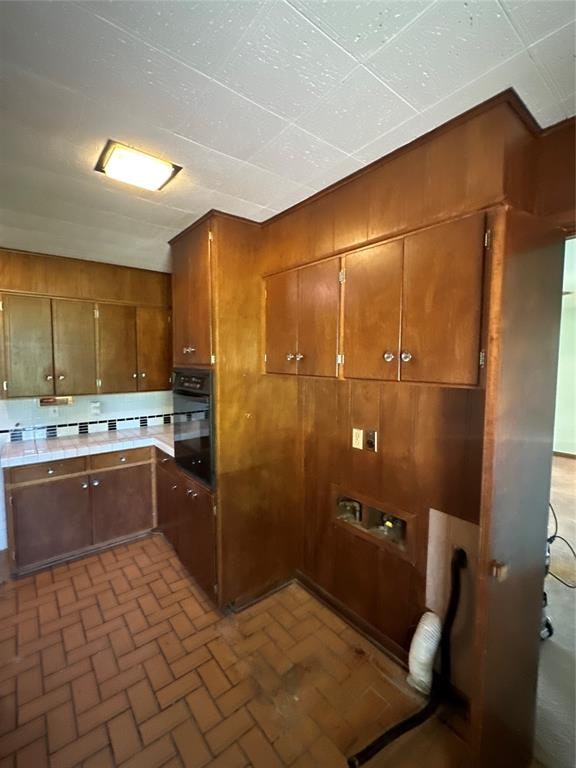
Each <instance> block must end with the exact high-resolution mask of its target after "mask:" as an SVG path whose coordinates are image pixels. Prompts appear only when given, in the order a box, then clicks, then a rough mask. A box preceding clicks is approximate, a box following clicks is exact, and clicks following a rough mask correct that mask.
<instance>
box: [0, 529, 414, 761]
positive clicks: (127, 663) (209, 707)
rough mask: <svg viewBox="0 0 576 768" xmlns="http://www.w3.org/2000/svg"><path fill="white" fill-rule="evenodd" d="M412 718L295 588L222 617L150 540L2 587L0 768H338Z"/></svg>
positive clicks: (386, 676) (391, 682) (402, 694)
mask: <svg viewBox="0 0 576 768" xmlns="http://www.w3.org/2000/svg"><path fill="white" fill-rule="evenodd" d="M419 704H420V701H419V699H417V698H416V696H415V695H413V694H410V693H409V692H408V691H407V690H406V688H405V687H404V684H403V674H402V673H401V671H400V670H399V669H398V668H396V667H395V665H394V664H392V663H391V662H390V660H388V659H387V657H386V656H385V655H384V654H381V653H379V652H378V651H377V649H375V648H374V647H373V646H372V645H371V644H370V643H368V642H367V641H366V640H365V639H363V638H362V637H361V636H360V635H359V634H358V633H357V632H355V631H354V630H353V629H352V628H350V627H349V626H348V625H347V624H345V623H344V622H343V621H341V620H340V619H339V618H338V617H337V616H335V615H334V614H333V613H332V612H331V611H330V610H329V609H328V608H326V607H325V606H324V605H323V604H322V603H320V602H319V601H318V600H316V599H315V598H313V597H312V596H311V595H310V594H309V593H308V592H306V591H305V590H304V589H303V588H302V587H300V586H298V585H296V584H291V585H289V586H287V587H285V588H284V589H282V590H281V591H279V592H277V593H276V594H274V595H272V596H270V597H267V598H266V599H264V600H262V601H261V602H259V603H257V604H256V605H254V606H252V607H251V608H249V609H247V610H245V611H243V612H242V613H240V614H237V615H233V616H223V615H221V614H220V613H218V612H217V611H215V610H214V609H213V607H212V606H211V605H210V603H209V602H208V601H207V599H206V598H205V596H204V595H203V593H202V592H201V591H200V590H199V589H198V588H197V586H196V585H195V584H194V582H193V581H192V580H191V579H190V578H189V577H188V576H187V574H186V572H185V570H184V568H183V567H182V565H181V564H180V562H179V560H178V559H177V557H176V555H175V554H174V552H173V550H172V549H171V547H170V546H169V545H168V544H167V542H166V541H165V540H164V538H163V537H161V536H151V537H148V538H146V539H142V540H140V541H138V542H135V543H133V544H130V545H127V546H122V547H117V548H115V549H111V550H108V551H106V552H104V553H101V554H99V555H95V556H91V557H88V558H85V559H83V560H79V561H77V562H74V563H70V564H68V565H62V566H59V567H56V568H53V569H51V570H47V571H43V572H41V573H39V574H38V575H36V576H34V577H29V578H26V579H24V580H20V581H13V582H9V583H8V584H5V585H3V586H2V587H0V768H44V766H50V768H72V767H73V766H83V768H105V767H107V766H123V768H156V766H167V768H168V766H169V768H181V767H183V766H184V767H185V768H201V767H202V766H209V767H210V768H244V767H245V766H253V768H283V766H296V767H297V768H308V767H310V766H326V767H327V768H340V767H343V766H345V765H346V761H345V759H344V755H347V754H350V753H351V752H352V751H353V750H354V749H355V748H358V747H361V746H363V745H364V744H365V743H367V741H369V740H370V738H371V737H373V736H374V735H376V734H377V733H378V732H379V731H380V730H382V729H383V727H385V726H387V725H389V724H391V723H392V722H394V721H396V720H398V719H400V718H401V717H403V716H405V715H406V714H408V713H409V712H411V711H413V710H414V709H415V708H416V707H418V706H419Z"/></svg>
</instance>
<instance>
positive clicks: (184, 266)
mask: <svg viewBox="0 0 576 768" xmlns="http://www.w3.org/2000/svg"><path fill="white" fill-rule="evenodd" d="M209 233H210V228H209V224H208V222H205V223H204V224H201V225H200V226H198V227H195V228H194V229H192V230H190V232H187V233H186V234H185V235H182V236H181V237H180V238H178V240H176V242H175V243H173V244H172V249H171V252H172V311H173V339H174V365H175V366H184V367H186V366H191V365H195V364H196V363H200V364H206V365H209V364H210V362H211V355H212V344H211V326H212V321H211V298H210V242H209Z"/></svg>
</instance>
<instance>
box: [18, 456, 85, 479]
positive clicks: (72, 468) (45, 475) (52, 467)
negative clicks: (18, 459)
mask: <svg viewBox="0 0 576 768" xmlns="http://www.w3.org/2000/svg"><path fill="white" fill-rule="evenodd" d="M85 471H86V457H85V456H79V457H78V458H76V459H59V460H57V461H47V462H44V463H42V464H29V465H28V466H25V467H13V468H12V469H10V482H11V483H12V485H15V484H17V483H28V482H30V481H31V480H49V479H50V478H55V477H62V476H63V475H73V474H76V473H77V472H85Z"/></svg>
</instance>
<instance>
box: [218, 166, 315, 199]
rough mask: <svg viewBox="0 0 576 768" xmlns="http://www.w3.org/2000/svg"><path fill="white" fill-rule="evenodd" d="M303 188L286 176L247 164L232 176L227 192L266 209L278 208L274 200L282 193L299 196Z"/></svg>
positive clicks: (227, 185)
mask: <svg viewBox="0 0 576 768" xmlns="http://www.w3.org/2000/svg"><path fill="white" fill-rule="evenodd" d="M302 186H303V185H301V184H298V183H296V182H295V181H292V180H291V179H288V178H286V177H285V176H280V175H279V174H276V173H272V172H271V171H267V170H266V169H265V168H260V167H258V166H256V165H252V164H251V163H247V164H246V165H245V166H244V167H243V168H241V169H239V170H238V171H237V172H236V173H235V174H233V175H232V176H230V178H229V179H228V183H227V184H226V192H228V193H229V194H231V195H233V196H235V197H238V198H240V199H242V200H247V201H250V202H253V203H257V204H258V205H260V206H263V207H265V208H277V207H278V206H277V205H276V204H275V203H274V202H273V200H274V199H275V198H276V197H277V196H278V193H279V192H280V191H282V193H283V194H286V195H290V194H297V193H298V192H299V190H300V189H301V187H302Z"/></svg>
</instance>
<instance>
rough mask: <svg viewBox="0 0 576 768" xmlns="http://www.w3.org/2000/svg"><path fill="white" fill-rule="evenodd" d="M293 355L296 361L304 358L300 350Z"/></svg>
mask: <svg viewBox="0 0 576 768" xmlns="http://www.w3.org/2000/svg"><path fill="white" fill-rule="evenodd" d="M295 357H296V360H297V361H298V360H303V359H304V355H303V354H301V353H300V352H296V355H295Z"/></svg>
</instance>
